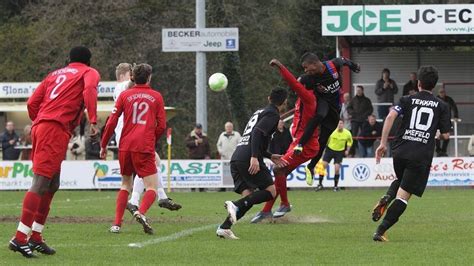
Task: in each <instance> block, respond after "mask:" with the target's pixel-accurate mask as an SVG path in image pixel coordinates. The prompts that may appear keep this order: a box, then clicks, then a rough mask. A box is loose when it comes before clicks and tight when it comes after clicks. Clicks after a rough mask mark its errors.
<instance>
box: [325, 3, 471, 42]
mask: <svg viewBox="0 0 474 266" xmlns="http://www.w3.org/2000/svg"><path fill="white" fill-rule="evenodd" d="M321 20H322V21H321V26H322V35H323V36H365V35H367V36H369V35H451V34H456V35H459V34H474V4H456V5H359V6H323V7H322V15H321Z"/></svg>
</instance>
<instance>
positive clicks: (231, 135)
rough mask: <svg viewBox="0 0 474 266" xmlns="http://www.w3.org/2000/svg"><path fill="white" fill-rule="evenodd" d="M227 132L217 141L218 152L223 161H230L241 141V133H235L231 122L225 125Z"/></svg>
mask: <svg viewBox="0 0 474 266" xmlns="http://www.w3.org/2000/svg"><path fill="white" fill-rule="evenodd" d="M224 128H225V131H224V132H222V133H221V135H220V136H219V139H218V140H217V151H218V152H219V155H220V156H221V159H222V160H230V158H231V157H232V154H233V153H234V151H235V148H237V144H238V143H239V141H240V138H241V136H240V133H239V132H237V131H234V125H233V124H232V123H231V122H227V123H225V126H224Z"/></svg>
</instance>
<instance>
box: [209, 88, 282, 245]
mask: <svg viewBox="0 0 474 266" xmlns="http://www.w3.org/2000/svg"><path fill="white" fill-rule="evenodd" d="M287 96H288V92H287V91H286V90H284V89H274V90H272V92H271V94H270V96H269V97H268V100H269V102H270V104H269V105H267V106H266V107H265V108H264V109H260V110H258V111H256V112H255V113H254V114H253V115H252V117H251V118H250V120H249V122H248V123H247V126H246V127H245V130H244V133H243V134H242V139H241V140H240V142H239V144H238V145H237V148H236V150H235V152H234V154H233V155H232V158H231V160H230V171H231V174H232V178H233V179H234V186H235V188H234V191H235V192H236V193H238V194H241V195H242V198H241V199H239V200H236V201H226V202H225V204H224V206H225V208H226V209H227V213H228V216H227V218H226V219H225V221H224V223H222V225H220V226H219V227H218V228H217V231H216V234H217V236H219V237H222V238H226V239H239V238H238V237H236V236H235V235H234V233H233V232H232V231H231V230H230V228H231V226H232V225H233V224H235V223H236V222H237V220H239V219H240V218H242V217H243V216H244V215H245V213H246V212H247V211H248V210H250V208H252V206H253V205H255V204H259V203H262V202H266V201H269V200H271V199H273V198H274V197H275V195H276V190H275V185H274V184H273V178H272V175H271V173H270V170H269V169H268V168H267V166H266V165H265V163H264V162H263V158H264V157H266V158H269V159H271V160H272V161H273V163H274V164H275V165H276V166H278V167H285V162H284V161H283V160H281V159H280V158H281V157H282V155H277V154H271V153H269V152H268V144H269V143H270V139H271V136H272V134H273V133H274V132H275V131H276V129H277V126H278V122H279V121H280V113H281V112H282V111H283V110H284V109H285V107H286V98H287ZM257 188H258V190H257V191H255V190H256V189H257Z"/></svg>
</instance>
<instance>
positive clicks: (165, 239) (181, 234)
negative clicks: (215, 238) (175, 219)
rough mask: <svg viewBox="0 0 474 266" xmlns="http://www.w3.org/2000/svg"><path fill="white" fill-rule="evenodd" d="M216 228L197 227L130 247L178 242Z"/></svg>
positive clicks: (213, 225) (211, 226)
mask: <svg viewBox="0 0 474 266" xmlns="http://www.w3.org/2000/svg"><path fill="white" fill-rule="evenodd" d="M216 226H217V224H208V225H205V226H201V227H195V228H191V229H186V230H183V231H179V232H177V233H174V234H171V235H168V236H163V237H158V238H155V239H150V240H147V241H144V242H138V243H130V244H128V246H129V247H131V248H142V247H144V246H148V245H154V244H159V243H162V242H168V241H174V240H177V239H179V238H182V237H185V236H189V235H192V234H194V233H196V232H201V231H205V230H208V229H211V228H215V227H216Z"/></svg>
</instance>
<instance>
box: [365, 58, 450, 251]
mask: <svg viewBox="0 0 474 266" xmlns="http://www.w3.org/2000/svg"><path fill="white" fill-rule="evenodd" d="M418 77H419V78H418V89H419V92H418V93H417V94H415V95H411V96H404V97H402V98H401V99H400V102H399V103H398V104H397V105H396V106H395V107H394V108H393V109H392V110H391V111H390V113H389V115H388V116H387V118H386V119H385V123H384V126H383V132H382V139H381V141H380V146H379V147H378V148H377V151H376V155H375V158H376V162H377V163H380V159H381V158H382V157H383V156H384V154H385V151H386V150H387V138H388V135H389V132H390V130H391V128H392V125H393V122H394V121H395V119H396V118H397V117H398V116H402V123H401V125H400V127H399V129H398V132H397V136H396V139H395V140H394V142H393V146H392V154H393V168H394V170H395V174H396V176H397V179H396V180H395V181H393V182H392V184H391V185H390V188H389V189H388V191H387V194H386V195H385V196H383V197H382V198H381V199H380V200H379V202H378V203H377V204H376V205H375V208H374V210H373V213H372V220H374V221H378V220H379V219H380V218H381V217H382V215H383V213H384V211H385V209H386V208H387V206H389V204H390V202H391V201H392V200H393V199H395V200H394V201H393V203H392V204H391V205H390V207H388V209H387V214H386V215H385V217H384V218H383V220H382V223H380V225H379V226H378V228H377V230H376V231H375V234H374V236H373V240H374V241H382V242H384V241H388V240H387V237H386V236H385V232H386V231H387V230H388V229H389V228H390V227H391V226H392V225H394V224H395V223H396V222H397V221H398V219H399V218H400V216H401V215H402V214H403V212H404V211H405V209H406V207H407V204H408V200H409V199H410V197H411V195H412V194H414V195H416V196H418V197H421V196H422V195H423V192H424V190H425V188H426V184H427V182H428V176H429V174H430V167H431V162H432V160H433V153H434V148H435V135H436V131H437V130H438V129H439V131H440V133H441V134H440V138H442V139H448V138H449V130H450V128H451V122H450V120H451V114H450V112H449V108H448V106H447V105H446V104H445V103H443V101H441V100H440V99H439V98H437V97H435V96H434V95H433V93H432V90H433V88H434V87H435V86H436V82H438V71H437V70H436V68H434V67H432V66H423V67H421V68H420V69H419V70H418Z"/></svg>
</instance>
